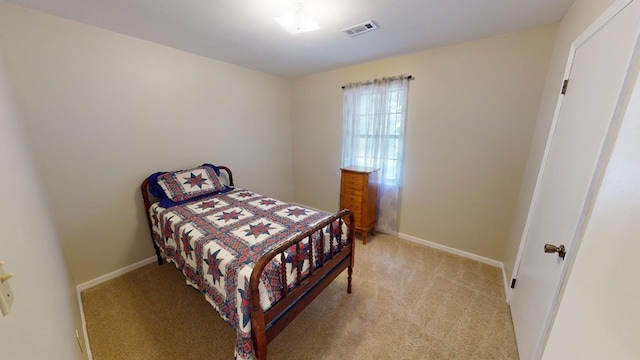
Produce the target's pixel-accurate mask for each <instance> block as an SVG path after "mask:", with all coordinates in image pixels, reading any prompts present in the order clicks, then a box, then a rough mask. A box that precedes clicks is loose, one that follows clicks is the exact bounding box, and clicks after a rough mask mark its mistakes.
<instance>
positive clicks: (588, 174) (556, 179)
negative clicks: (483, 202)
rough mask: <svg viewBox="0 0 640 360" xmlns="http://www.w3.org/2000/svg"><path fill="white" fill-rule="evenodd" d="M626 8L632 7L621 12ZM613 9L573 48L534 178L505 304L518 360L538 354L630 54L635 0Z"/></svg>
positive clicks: (639, 21)
mask: <svg viewBox="0 0 640 360" xmlns="http://www.w3.org/2000/svg"><path fill="white" fill-rule="evenodd" d="M626 3H630V4H629V5H628V6H624V4H626ZM611 9H617V10H615V11H611ZM611 9H610V10H609V11H607V12H605V14H604V15H603V16H605V17H607V19H603V18H600V19H598V20H597V21H596V23H598V24H602V26H601V27H599V28H597V27H591V28H589V29H587V33H586V34H583V35H582V36H581V37H580V38H579V39H578V40H576V42H575V43H574V49H575V52H574V53H573V58H572V59H570V60H569V61H570V62H571V67H570V73H569V75H568V79H569V82H568V88H567V92H566V95H565V96H564V99H563V100H562V105H561V109H560V111H559V112H558V115H557V116H556V119H555V120H554V124H553V125H552V129H551V133H550V136H549V140H548V143H547V148H546V152H545V157H544V160H543V164H542V167H541V171H540V174H539V175H538V176H539V179H538V184H537V186H536V190H535V192H534V199H533V206H532V211H531V212H530V213H529V216H528V219H527V225H526V229H527V235H526V240H525V243H524V246H523V247H522V253H521V255H520V262H519V264H518V271H517V276H516V279H517V282H516V285H515V288H514V289H513V292H512V293H511V299H510V304H511V312H512V317H513V323H514V329H515V334H516V340H517V343H518V351H519V353H520V358H521V359H522V360H531V359H539V358H540V357H541V355H542V350H543V349H544V345H545V342H546V338H547V336H548V331H549V326H550V324H551V323H552V321H553V317H554V314H555V311H556V307H557V300H558V295H559V291H560V286H561V284H562V280H563V278H564V275H565V272H566V270H567V269H566V266H567V264H568V263H570V262H571V260H572V255H573V253H572V250H573V249H574V247H575V246H576V239H579V237H580V234H581V229H582V227H583V225H584V224H583V219H584V217H585V215H586V213H587V212H588V210H589V206H590V203H591V197H592V196H593V194H592V186H593V185H594V184H593V183H594V179H597V178H598V176H599V173H600V170H601V169H600V168H599V164H601V162H602V159H601V155H602V151H603V147H604V144H605V141H610V140H611V139H609V140H608V136H607V135H608V132H609V129H610V126H611V124H612V120H613V119H614V118H615V111H616V106H617V103H618V100H619V98H620V96H621V94H622V92H623V84H624V81H625V78H626V75H627V70H628V68H629V63H630V61H631V58H632V56H633V53H634V50H635V49H636V42H637V39H638V29H639V27H640V0H635V1H631V2H630V1H629V0H627V1H617V2H616V3H614V5H612V8H611ZM607 20H608V21H607ZM614 133H615V132H614ZM605 160H606V159H605ZM545 244H551V245H555V246H558V247H559V246H560V245H564V247H565V249H566V253H567V256H566V257H565V259H564V260H563V259H562V258H561V257H560V256H559V254H558V253H545V251H544V246H545Z"/></svg>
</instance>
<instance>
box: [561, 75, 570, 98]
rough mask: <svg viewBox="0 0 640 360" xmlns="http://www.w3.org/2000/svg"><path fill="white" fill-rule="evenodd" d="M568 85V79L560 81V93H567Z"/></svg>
mask: <svg viewBox="0 0 640 360" xmlns="http://www.w3.org/2000/svg"><path fill="white" fill-rule="evenodd" d="M568 85H569V79H566V80H565V81H563V82H562V90H561V91H560V94H562V95H564V94H566V93H567V86H568Z"/></svg>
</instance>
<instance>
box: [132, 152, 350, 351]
mask: <svg viewBox="0 0 640 360" xmlns="http://www.w3.org/2000/svg"><path fill="white" fill-rule="evenodd" d="M141 192H142V198H143V201H144V207H145V212H146V215H147V216H146V218H147V221H148V225H149V230H150V233H151V238H152V241H153V246H154V249H155V251H156V256H157V259H158V264H159V265H162V264H163V259H165V260H167V261H168V262H172V263H174V264H175V266H176V267H177V268H178V269H180V270H181V271H182V273H183V274H184V275H185V278H186V282H187V284H189V285H191V286H193V287H194V288H195V289H197V290H198V291H200V292H201V293H202V294H203V295H204V297H205V299H206V300H207V301H208V302H209V303H210V304H211V305H212V306H213V307H214V308H215V309H216V310H217V311H218V313H219V314H220V316H221V317H222V318H223V319H224V320H225V321H226V322H228V323H229V324H230V325H231V326H232V327H233V328H234V329H235V330H236V346H235V350H234V358H235V359H237V360H247V359H251V358H252V356H254V355H255V358H256V359H258V360H263V359H266V358H267V344H268V343H269V342H271V340H273V339H274V338H275V337H276V336H277V335H278V334H279V333H280V332H281V331H282V330H283V329H284V328H285V327H286V326H287V325H288V324H289V323H290V322H291V321H293V319H294V318H295V317H296V316H297V314H299V313H300V312H301V311H302V310H303V309H304V308H305V307H306V306H307V305H309V303H311V301H313V299H314V298H315V297H317V296H318V295H319V294H320V293H321V292H322V290H324V289H325V288H326V287H327V286H328V285H329V284H330V283H331V282H332V281H333V280H334V279H335V278H336V277H337V276H338V275H340V274H341V273H342V272H343V271H344V270H345V269H347V274H348V275H347V293H351V278H352V272H353V265H354V247H355V246H354V241H353V234H354V232H353V223H354V221H353V215H352V214H350V212H349V210H342V211H340V212H338V213H335V214H329V213H325V212H322V211H319V210H315V209H311V208H308V207H304V206H301V205H297V204H291V203H286V202H283V201H280V200H277V199H273V198H270V197H267V196H263V195H260V194H257V193H255V192H251V191H249V190H245V189H241V188H237V187H235V186H234V183H233V174H232V172H231V170H230V169H229V168H228V167H226V166H214V165H211V164H203V165H201V166H199V167H195V168H191V169H187V170H178V171H172V172H157V173H154V174H152V175H151V176H149V177H148V178H146V179H145V180H144V181H143V182H142V185H141ZM345 220H346V221H345ZM229 351H231V350H229Z"/></svg>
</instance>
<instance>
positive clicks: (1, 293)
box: [0, 261, 13, 316]
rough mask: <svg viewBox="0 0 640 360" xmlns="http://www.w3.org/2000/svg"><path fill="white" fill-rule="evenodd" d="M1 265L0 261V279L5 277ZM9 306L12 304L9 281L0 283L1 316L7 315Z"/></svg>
mask: <svg viewBox="0 0 640 360" xmlns="http://www.w3.org/2000/svg"><path fill="white" fill-rule="evenodd" d="M3 265H4V263H3V262H1V261H0V278H3V277H4V276H5V275H6V274H5V273H4V268H3ZM11 304H13V291H11V286H9V280H6V281H0V311H2V316H7V315H9V310H10V309H11Z"/></svg>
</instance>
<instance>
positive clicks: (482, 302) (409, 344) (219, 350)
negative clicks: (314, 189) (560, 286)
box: [82, 234, 518, 360]
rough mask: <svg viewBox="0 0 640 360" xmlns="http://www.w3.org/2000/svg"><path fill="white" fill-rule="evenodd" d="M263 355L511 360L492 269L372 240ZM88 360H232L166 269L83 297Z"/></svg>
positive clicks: (199, 299)
mask: <svg viewBox="0 0 640 360" xmlns="http://www.w3.org/2000/svg"><path fill="white" fill-rule="evenodd" d="M346 284H347V276H346V271H345V272H344V273H343V274H342V275H340V276H339V277H338V278H337V279H336V280H335V281H334V282H333V283H332V284H331V285H330V286H329V287H327V289H326V290H325V291H324V292H323V293H322V294H321V295H320V296H319V297H318V298H316V299H315V300H314V301H313V303H312V304H311V305H309V307H307V309H305V310H304V311H303V312H302V313H301V314H300V315H299V316H298V317H297V318H296V319H295V320H294V321H293V322H292V323H291V324H290V325H289V326H288V327H287V328H286V329H285V330H284V331H283V332H282V333H281V334H280V335H279V336H278V337H277V338H276V339H275V340H274V341H273V342H271V344H269V347H268V358H269V359H270V360H279V359H294V360H304V359H314V360H316V359H317V360H320V359H327V360H329V359H356V360H373V359H385V360H386V359H487V360H489V359H491V360H494V359H510V360H512V359H518V353H517V348H516V343H515V337H514V333H513V325H512V321H511V315H510V312H509V307H508V305H506V304H505V301H504V294H503V289H502V281H501V272H500V270H499V269H498V268H496V267H492V266H489V265H486V264H483V263H479V262H476V261H472V260H469V259H466V258H462V257H459V256H456V255H452V254H448V253H445V252H441V251H438V250H434V249H431V248H428V247H424V246H420V245H417V244H413V243H410V242H407V241H404V240H400V239H398V238H396V237H393V236H389V235H385V234H378V235H376V236H375V237H372V238H371V241H368V242H367V245H366V246H363V245H362V243H361V242H360V241H357V247H356V253H355V268H354V274H353V293H352V294H347V292H346V287H347V286H346ZM82 302H83V306H84V312H85V318H86V325H87V332H88V337H89V341H90V345H91V350H92V353H93V358H94V359H95V360H112V359H131V360H138V359H139V360H143V359H156V360H157V359H171V360H173V359H194V360H196V359H210V360H216V359H225V360H229V359H232V358H233V347H234V339H235V332H234V330H233V329H232V328H231V326H230V325H228V324H227V323H225V322H224V321H223V320H222V319H221V318H220V316H219V315H218V314H217V312H216V311H215V310H214V309H213V307H211V305H210V304H209V303H208V302H206V301H205V299H204V297H203V296H202V295H201V294H200V293H199V292H198V291H196V290H195V289H193V288H192V287H190V286H188V285H186V284H185V280H184V277H183V275H182V273H181V272H180V271H178V270H177V269H176V268H175V266H174V265H173V264H164V265H162V266H158V265H157V264H155V263H154V264H150V265H147V266H144V267H141V268H139V269H137V270H135V271H132V272H130V273H127V274H125V275H123V276H120V277H118V278H116V279H113V280H110V281H107V282H105V283H102V284H100V285H97V286H95V287H93V288H90V289H87V290H85V291H83V292H82Z"/></svg>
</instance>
